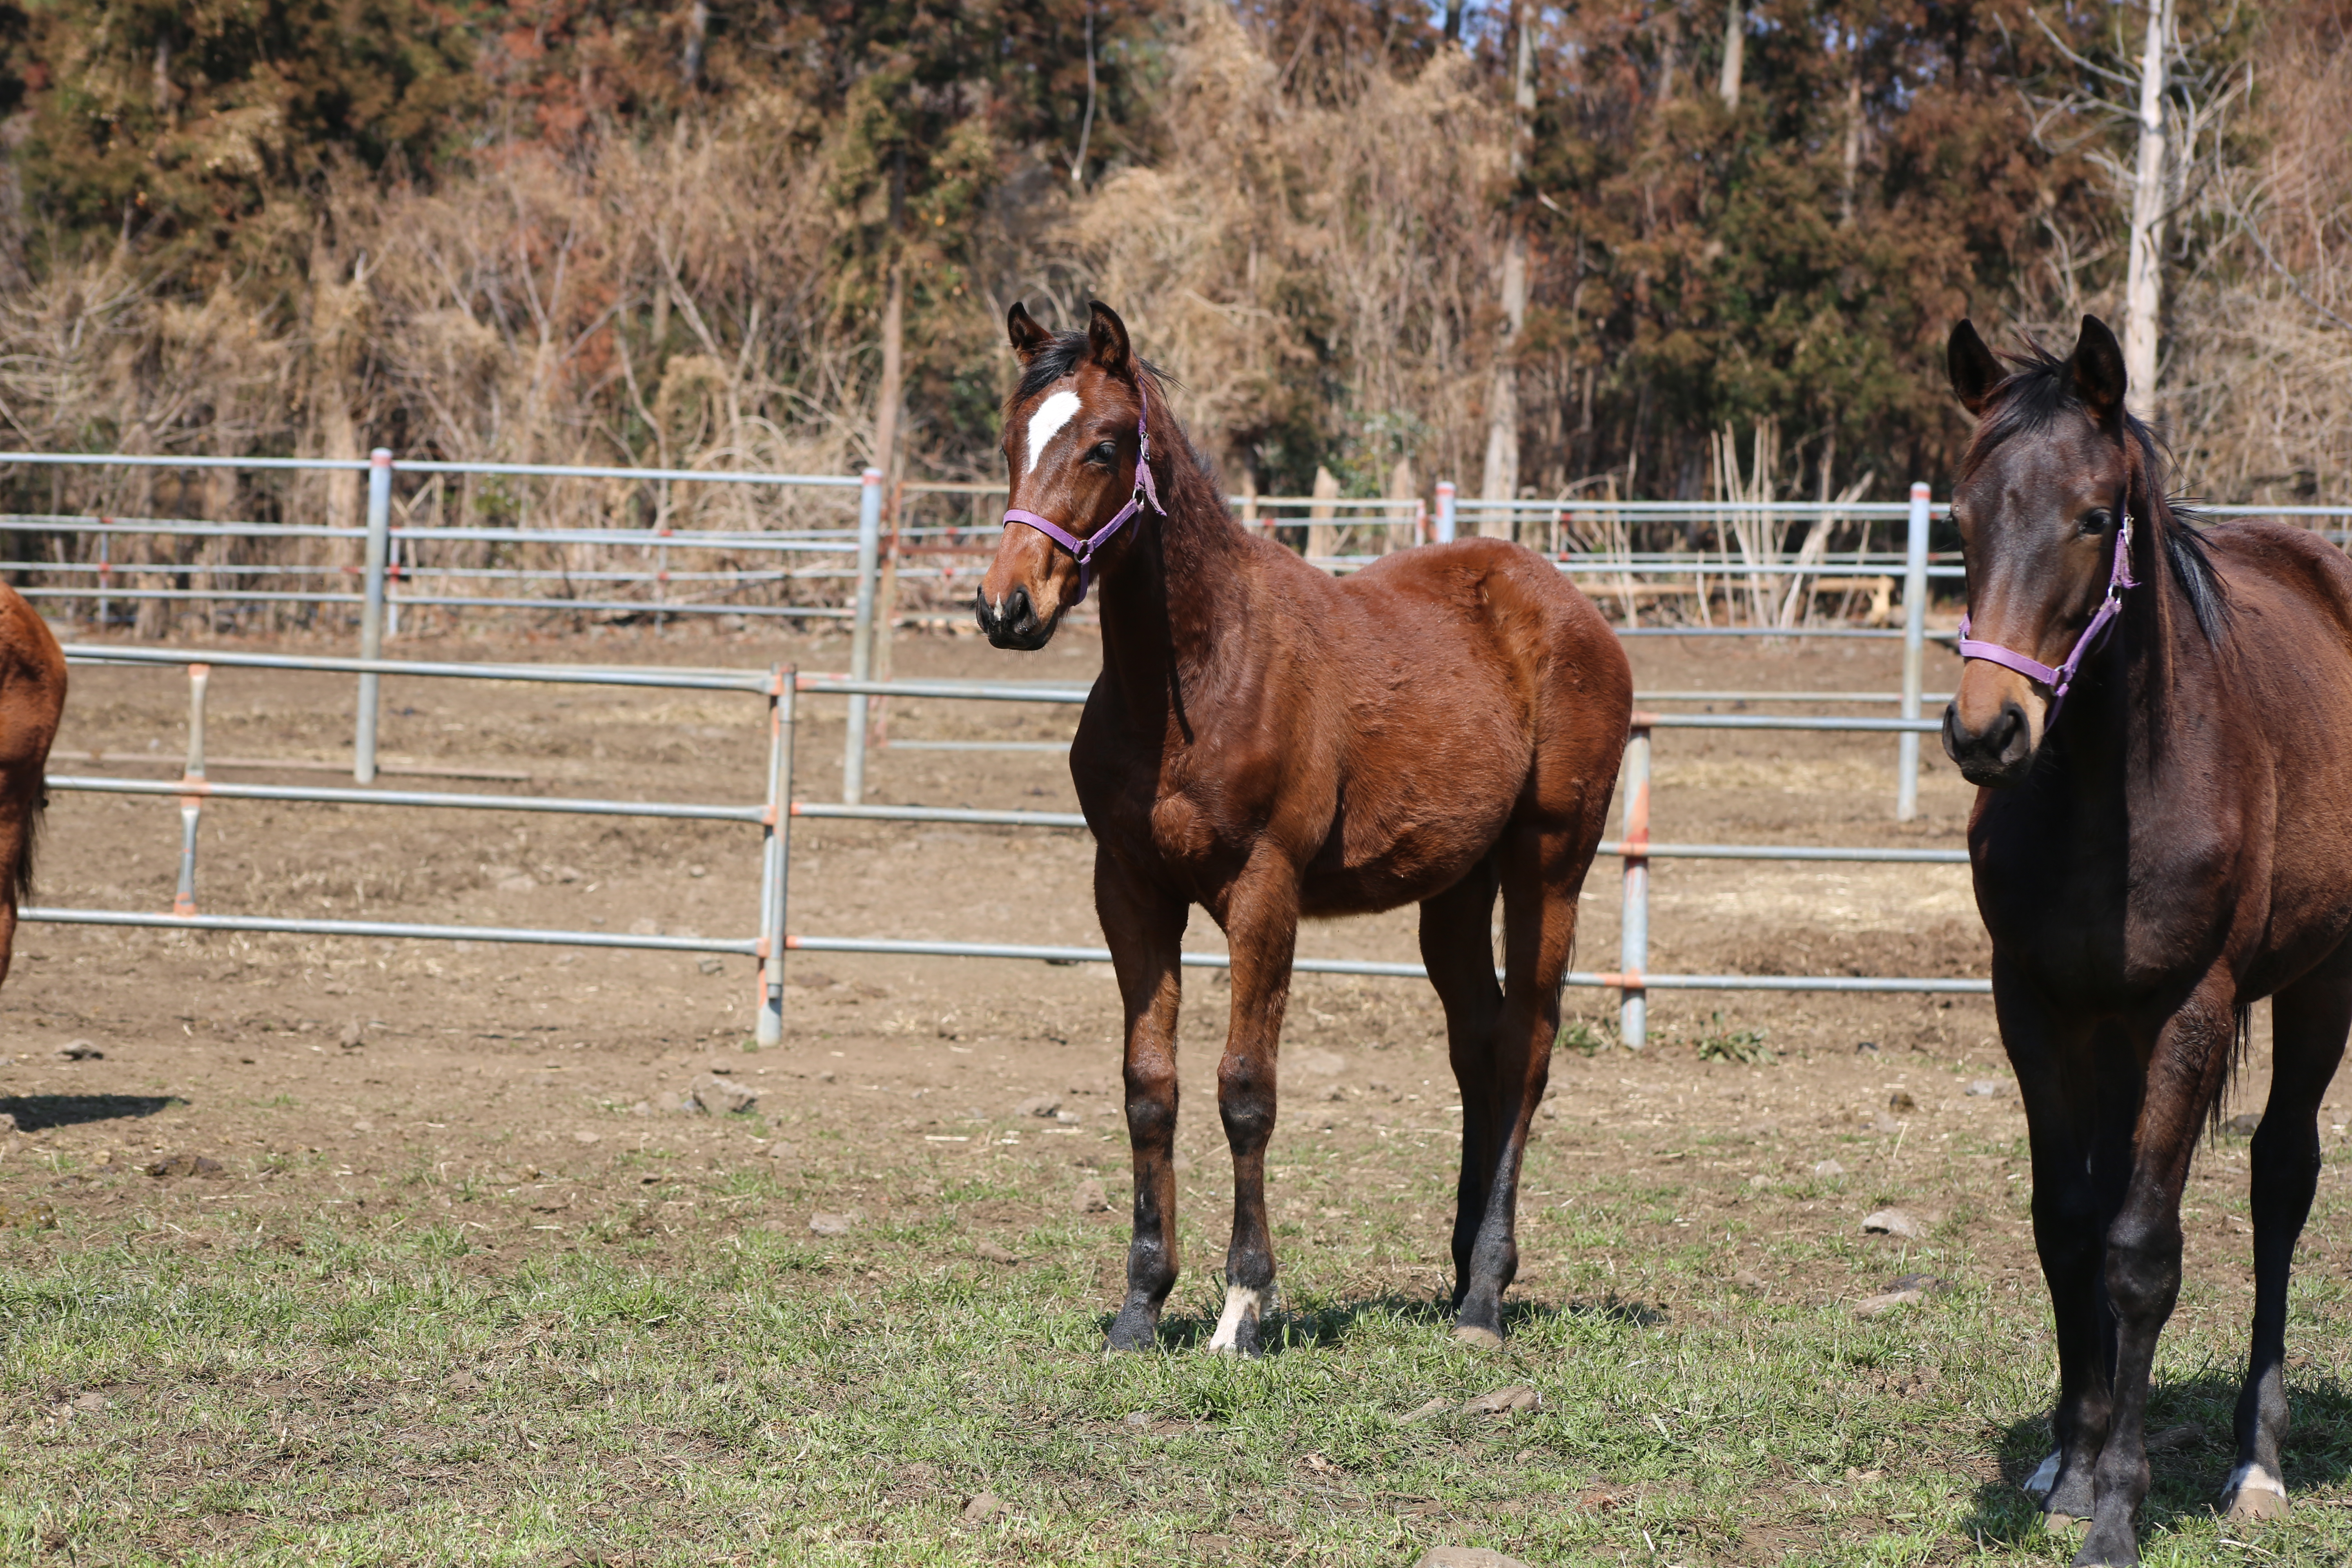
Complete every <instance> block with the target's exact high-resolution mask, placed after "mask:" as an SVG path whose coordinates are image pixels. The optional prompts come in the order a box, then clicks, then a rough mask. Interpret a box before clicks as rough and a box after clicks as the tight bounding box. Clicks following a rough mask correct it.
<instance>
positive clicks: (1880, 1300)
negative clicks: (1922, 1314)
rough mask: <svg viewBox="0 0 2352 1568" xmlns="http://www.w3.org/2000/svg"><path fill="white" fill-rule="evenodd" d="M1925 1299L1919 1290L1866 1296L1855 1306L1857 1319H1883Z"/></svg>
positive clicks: (1923, 1293) (1854, 1312)
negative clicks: (1896, 1310)
mask: <svg viewBox="0 0 2352 1568" xmlns="http://www.w3.org/2000/svg"><path fill="white" fill-rule="evenodd" d="M1924 1297H1925V1292H1923V1291H1918V1290H1889V1291H1886V1292H1885V1293H1884V1294H1883V1295H1877V1296H1864V1298H1863V1299H1862V1300H1859V1301H1856V1302H1855V1303H1854V1304H1853V1315H1854V1316H1855V1317H1857V1318H1883V1317H1885V1315H1886V1314H1887V1313H1889V1312H1892V1311H1894V1310H1895V1309H1896V1308H1898V1307H1910V1306H1916V1304H1917V1303H1918V1302H1919V1301H1920V1300H1923V1299H1924Z"/></svg>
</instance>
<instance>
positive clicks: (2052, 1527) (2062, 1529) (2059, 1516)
mask: <svg viewBox="0 0 2352 1568" xmlns="http://www.w3.org/2000/svg"><path fill="white" fill-rule="evenodd" d="M2090 1528H2091V1521H2090V1520H2089V1518H2088V1517H2086V1516H2085V1515H2083V1514H2079V1513H2067V1512H2065V1511H2064V1510H2060V1509H2051V1510H2046V1511H2045V1512H2044V1513H2043V1514H2042V1529H2044V1530H2046V1531H2049V1532H2050V1533H2051V1534H2053V1535H2080V1534H2082V1533H2083V1531H2086V1530H2088V1529H2090Z"/></svg>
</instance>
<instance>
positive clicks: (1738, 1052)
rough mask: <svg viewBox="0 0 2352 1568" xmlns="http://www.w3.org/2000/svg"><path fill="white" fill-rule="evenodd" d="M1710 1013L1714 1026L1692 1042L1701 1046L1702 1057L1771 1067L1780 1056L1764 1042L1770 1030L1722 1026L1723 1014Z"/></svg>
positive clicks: (1752, 1065)
mask: <svg viewBox="0 0 2352 1568" xmlns="http://www.w3.org/2000/svg"><path fill="white" fill-rule="evenodd" d="M1708 1016H1709V1018H1710V1019H1711V1020H1712V1022H1713V1025H1714V1027H1713V1028H1711V1029H1710V1030H1708V1032H1707V1033H1706V1034H1704V1035H1701V1036H1699V1037H1697V1038H1696V1040H1693V1041H1692V1042H1691V1044H1692V1045H1693V1046H1694V1047H1696V1048H1697V1050H1698V1059H1699V1060H1701V1061H1703V1062H1740V1063H1744V1064H1745V1065H1747V1066H1748V1067H1769V1066H1770V1065H1771V1064H1772V1063H1774V1062H1776V1061H1779V1060H1780V1058H1778V1057H1776V1056H1774V1055H1773V1054H1772V1047H1769V1046H1768V1045H1766V1044H1765V1043H1764V1037H1765V1036H1766V1035H1767V1034H1768V1033H1769V1031H1768V1030H1764V1029H1727V1028H1725V1027H1724V1026H1723V1015H1722V1014H1720V1013H1714V1014H1710V1015H1708Z"/></svg>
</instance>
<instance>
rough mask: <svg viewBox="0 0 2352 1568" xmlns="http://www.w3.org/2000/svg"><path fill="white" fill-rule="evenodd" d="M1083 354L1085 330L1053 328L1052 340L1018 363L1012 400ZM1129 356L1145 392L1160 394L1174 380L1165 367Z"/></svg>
mask: <svg viewBox="0 0 2352 1568" xmlns="http://www.w3.org/2000/svg"><path fill="white" fill-rule="evenodd" d="M1086 357H1087V334H1086V333H1084V332H1082V331H1077V332H1055V334H1054V336H1053V339H1052V341H1051V342H1047V343H1046V345H1045V347H1044V348H1042V349H1039V350H1038V351H1037V353H1035V354H1034V356H1033V357H1032V358H1031V359H1030V361H1029V363H1027V364H1025V365H1024V366H1022V368H1021V384H1020V385H1019V386H1018V387H1017V388H1015V389H1014V390H1013V401H1014V402H1016V403H1026V402H1027V401H1028V400H1029V399H1031V398H1033V397H1034V396H1036V395H1038V394H1039V393H1041V392H1043V391H1045V389H1046V388H1047V387H1049V386H1051V385H1053V384H1055V382H1057V381H1059V380H1061V379H1062V378H1063V377H1064V376H1066V375H1068V374H1070V373H1071V372H1073V371H1075V370H1076V369H1077V368H1078V362H1079V361H1080V360H1082V359H1084V358H1086ZM1129 358H1131V359H1132V360H1133V361H1134V362H1135V371H1136V375H1137V377H1138V378H1139V379H1140V380H1141V381H1143V382H1144V383H1146V385H1145V387H1144V392H1145V394H1146V395H1163V396H1164V395H1165V394H1166V393H1167V390H1168V389H1169V388H1170V387H1171V386H1174V385H1176V382H1175V381H1174V380H1173V379H1172V378H1171V377H1170V376H1169V374H1167V373H1166V372H1165V371H1162V370H1161V369H1160V367H1159V366H1158V365H1156V364H1153V363H1151V362H1150V360H1148V359H1145V358H1144V357H1143V356H1142V355H1140V354H1132V355H1129Z"/></svg>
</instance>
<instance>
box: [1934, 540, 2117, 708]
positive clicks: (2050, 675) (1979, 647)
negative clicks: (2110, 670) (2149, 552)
mask: <svg viewBox="0 0 2352 1568" xmlns="http://www.w3.org/2000/svg"><path fill="white" fill-rule="evenodd" d="M2137 586H2139V584H2137V583H2136V582H2135V581H2133V579H2132V574H2131V512H2130V511H2129V510H2126V511H2125V512H2124V514H2123V526H2122V527H2121V528H2119V529H2117V530H2116V558H2115V561H2114V563H2113V564H2111V565H2110V566H2109V567H2108V568H2107V596H2106V597H2105V598H2104V599H2102V600H2101V601H2099V608H2098V612H2097V613H2096V614H2095V615H2094V616H2092V617H2091V624H2090V625H2089V626H2084V628H2083V635H2082V636H2081V637H2076V638H2075V639H2074V651H2073V652H2072V653H2069V654H2068V655H2067V656H2066V662H2065V663H2063V664H2062V665H2060V666H2059V667H2058V668H2055V669H2053V668H2050V667H2049V666H2048V665H2046V664H2043V663H2042V661H2041V660H2039V659H2032V658H2026V657H2025V656H2024V655H2023V654H2021V653H2018V652H2015V651H2014V650H2012V649H2010V648H2005V647H2001V646H2000V644H1999V643H1993V642H1979V641H1977V640H1976V639H1975V638H1973V637H1969V616H1968V614H1967V612H1965V611H1963V612H1962V613H1961V615H1960V657H1961V658H1964V659H1969V658H1980V659H1983V660H1985V661H1986V662H1987V663H1989V664H1998V665H2000V666H2001V667H2002V668H2007V669H2013V670H2015V671H2017V673H2018V674H2020V675H2021V676H2024V677H2025V678H2026V679H2028V680H2038V681H2040V682H2041V683H2042V685H2044V686H2047V687H2049V688H2050V689H2051V697H2050V717H2049V719H2048V720H2047V721H2046V723H2047V724H2055V723H2056V722H2057V721H2058V710H2059V709H2060V708H2061V707H2063V706H2064V704H2065V701H2066V688H2067V687H2069V686H2071V685H2073V684H2074V671H2075V670H2076V669H2077V668H2080V667H2081V665H2082V662H2083V656H2084V654H2087V653H2089V652H2090V651H2091V649H2092V648H2093V647H2096V646H2097V644H2098V640H2099V634H2100V633H2102V632H2104V631H2105V630H2106V629H2107V623H2108V622H2109V621H2112V620H2114V619H2115V618H2116V616H2118V615H2121V614H2122V613H2123V607H2124V590H2125V589H2126V588H2136V587H2137Z"/></svg>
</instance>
